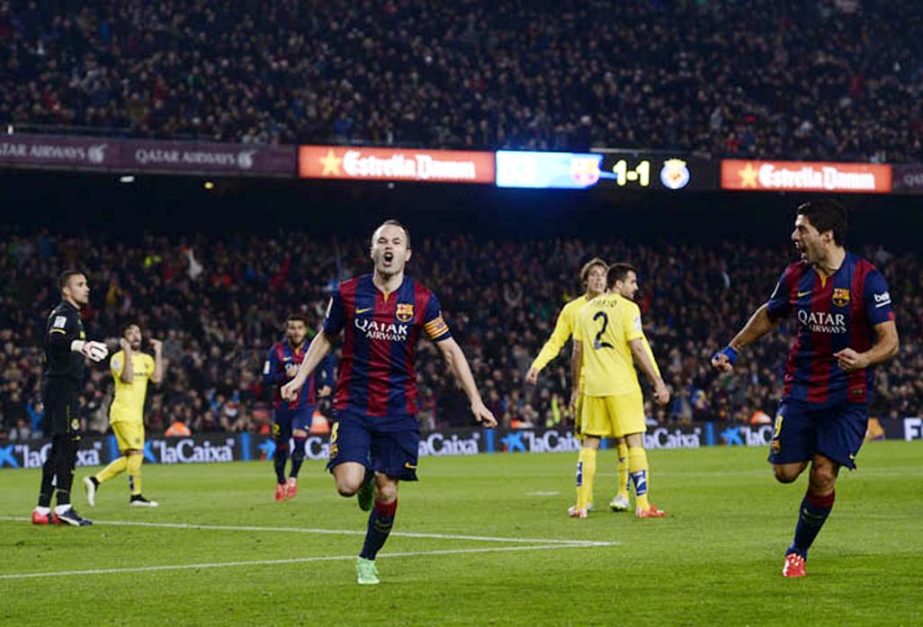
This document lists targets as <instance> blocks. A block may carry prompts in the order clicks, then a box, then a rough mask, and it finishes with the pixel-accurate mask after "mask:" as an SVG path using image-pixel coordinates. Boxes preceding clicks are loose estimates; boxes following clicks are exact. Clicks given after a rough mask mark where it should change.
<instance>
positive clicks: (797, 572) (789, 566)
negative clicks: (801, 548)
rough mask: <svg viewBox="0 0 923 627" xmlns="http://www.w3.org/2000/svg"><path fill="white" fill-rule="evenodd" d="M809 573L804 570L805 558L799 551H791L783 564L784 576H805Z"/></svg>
mask: <svg viewBox="0 0 923 627" xmlns="http://www.w3.org/2000/svg"><path fill="white" fill-rule="evenodd" d="M807 574H808V573H806V572H805V570H804V558H803V557H801V556H800V555H798V554H797V553H789V554H788V555H786V556H785V563H784V564H783V565H782V576H783V577H804V576H806V575H807Z"/></svg>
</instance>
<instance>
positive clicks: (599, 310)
mask: <svg viewBox="0 0 923 627" xmlns="http://www.w3.org/2000/svg"><path fill="white" fill-rule="evenodd" d="M619 272H620V270H618V269H617V268H616V267H615V266H613V268H611V269H610V270H609V273H608V278H607V283H608V284H609V285H610V286H612V285H614V283H615V279H616V276H617V274H618V273H619ZM643 338H644V333H643V332H642V325H641V310H640V309H639V308H638V306H637V305H636V304H635V303H633V302H632V301H630V300H628V299H627V298H624V297H622V296H620V295H619V294H617V293H615V292H610V293H608V294H602V295H600V296H597V297H596V298H594V299H593V300H591V301H590V302H589V303H587V305H586V306H585V307H584V308H583V310H582V311H581V312H580V315H579V316H578V318H577V326H576V328H575V330H574V373H573V376H574V380H575V381H579V380H580V377H581V376H584V375H585V377H586V382H585V385H584V390H583V393H584V398H583V414H582V416H581V420H582V422H583V444H582V447H581V449H580V459H579V461H578V463H577V504H576V505H574V506H573V507H571V508H570V509H569V510H568V515H569V516H571V517H572V518H586V517H587V505H588V504H589V503H590V501H592V494H591V493H590V487H591V486H592V485H593V477H594V475H595V474H596V453H597V451H598V449H599V443H600V440H601V439H602V438H605V437H615V438H619V437H624V438H625V441H626V443H627V445H628V473H629V475H630V477H631V480H632V482H633V483H634V486H635V515H636V516H637V517H638V518H661V517H663V516H665V515H666V513H665V512H663V511H661V510H660V509H658V508H657V506H656V505H653V504H652V503H651V502H650V501H649V500H648V483H649V476H648V463H647V453H646V452H645V450H644V433H645V432H646V431H647V423H646V420H645V417H644V397H643V396H642V394H641V386H640V384H639V383H638V375H637V373H636V372H635V366H634V364H635V363H637V364H638V365H639V366H640V367H641V370H642V371H643V372H644V374H645V376H646V377H647V378H648V379H649V380H650V382H651V384H652V385H653V386H654V399H655V400H656V401H657V402H658V403H660V404H661V405H664V404H666V403H667V402H668V401H669V400H670V392H669V391H668V390H667V386H666V385H665V384H664V382H663V379H661V378H660V375H659V374H658V372H659V371H658V370H657V367H656V365H655V364H656V362H655V361H654V360H653V359H652V358H651V355H650V354H649V353H648V351H649V350H650V349H649V347H646V346H645V343H644V342H643ZM576 402H577V395H576V394H575V395H574V398H573V399H572V403H573V404H574V405H576Z"/></svg>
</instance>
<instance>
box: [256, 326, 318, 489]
mask: <svg viewBox="0 0 923 627" xmlns="http://www.w3.org/2000/svg"><path fill="white" fill-rule="evenodd" d="M307 337H308V318H307V317H306V316H305V315H304V314H301V313H293V314H292V315H290V316H289V317H288V318H287V319H286V321H285V340H283V341H281V342H276V343H275V344H273V345H272V348H270V349H269V355H268V357H267V358H266V362H265V363H264V364H263V385H266V386H271V385H274V386H278V388H277V390H276V392H275V397H274V399H273V404H272V405H273V421H272V437H273V440H274V441H275V445H276V448H275V452H274V453H273V465H274V466H275V470H276V496H275V499H276V501H284V500H285V499H292V498H295V496H296V495H297V494H298V472H299V471H300V470H301V464H302V463H304V456H305V442H306V441H307V439H308V431H309V430H310V428H311V421H312V419H313V417H314V407H315V406H316V405H317V398H318V397H323V396H328V395H329V394H330V390H331V387H332V386H333V367H332V366H331V360H330V358H329V356H328V357H324V359H323V361H322V362H321V364H320V365H319V367H318V368H317V369H316V374H315V375H314V376H313V377H311V382H310V384H308V385H307V386H304V387H303V388H302V390H301V393H300V394H298V398H296V399H295V400H294V401H285V400H283V399H282V396H281V394H280V392H279V390H280V389H281V387H282V386H283V385H284V384H285V383H287V382H288V381H290V380H291V379H292V378H294V376H295V374H296V373H297V372H298V366H300V365H301V362H302V361H303V360H304V356H305V352H306V349H307V342H306V340H307ZM292 442H294V447H293V448H292V450H291V458H292V469H291V473H290V474H289V477H288V480H287V481H286V479H285V464H286V462H287V461H288V458H289V445H290V443H292Z"/></svg>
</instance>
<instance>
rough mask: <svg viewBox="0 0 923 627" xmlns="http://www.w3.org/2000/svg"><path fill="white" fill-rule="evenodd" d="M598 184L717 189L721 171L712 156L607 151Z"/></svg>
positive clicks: (646, 187) (604, 154) (669, 188)
mask: <svg viewBox="0 0 923 627" xmlns="http://www.w3.org/2000/svg"><path fill="white" fill-rule="evenodd" d="M599 170H600V177H599V184H598V185H597V187H601V188H614V189H640V190H644V189H653V190H666V191H680V190H694V191H707V190H713V189H717V186H718V171H717V168H716V167H715V166H714V165H713V164H712V162H711V161H710V160H708V159H700V158H697V157H690V156H686V155H671V154H669V153H659V154H651V153H625V152H612V153H603V159H602V161H601V162H600V164H599Z"/></svg>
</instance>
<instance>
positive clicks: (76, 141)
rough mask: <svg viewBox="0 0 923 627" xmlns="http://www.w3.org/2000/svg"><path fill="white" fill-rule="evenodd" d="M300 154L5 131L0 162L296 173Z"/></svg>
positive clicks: (235, 173) (239, 173)
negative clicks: (297, 158) (297, 157)
mask: <svg viewBox="0 0 923 627" xmlns="http://www.w3.org/2000/svg"><path fill="white" fill-rule="evenodd" d="M295 157H296V150H295V147H294V146H257V145H251V144H220V143H216V142H179V141H157V140H134V139H109V138H102V137H68V136H56V135H18V134H17V135H4V136H0V166H9V167H15V168H38V169H43V170H47V169H66V170H90V171H99V172H120V173H125V172H138V173H144V172H149V173H158V174H198V175H202V174H211V175H220V176H266V177H270V176H272V177H275V176H280V177H294V176H295Z"/></svg>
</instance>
